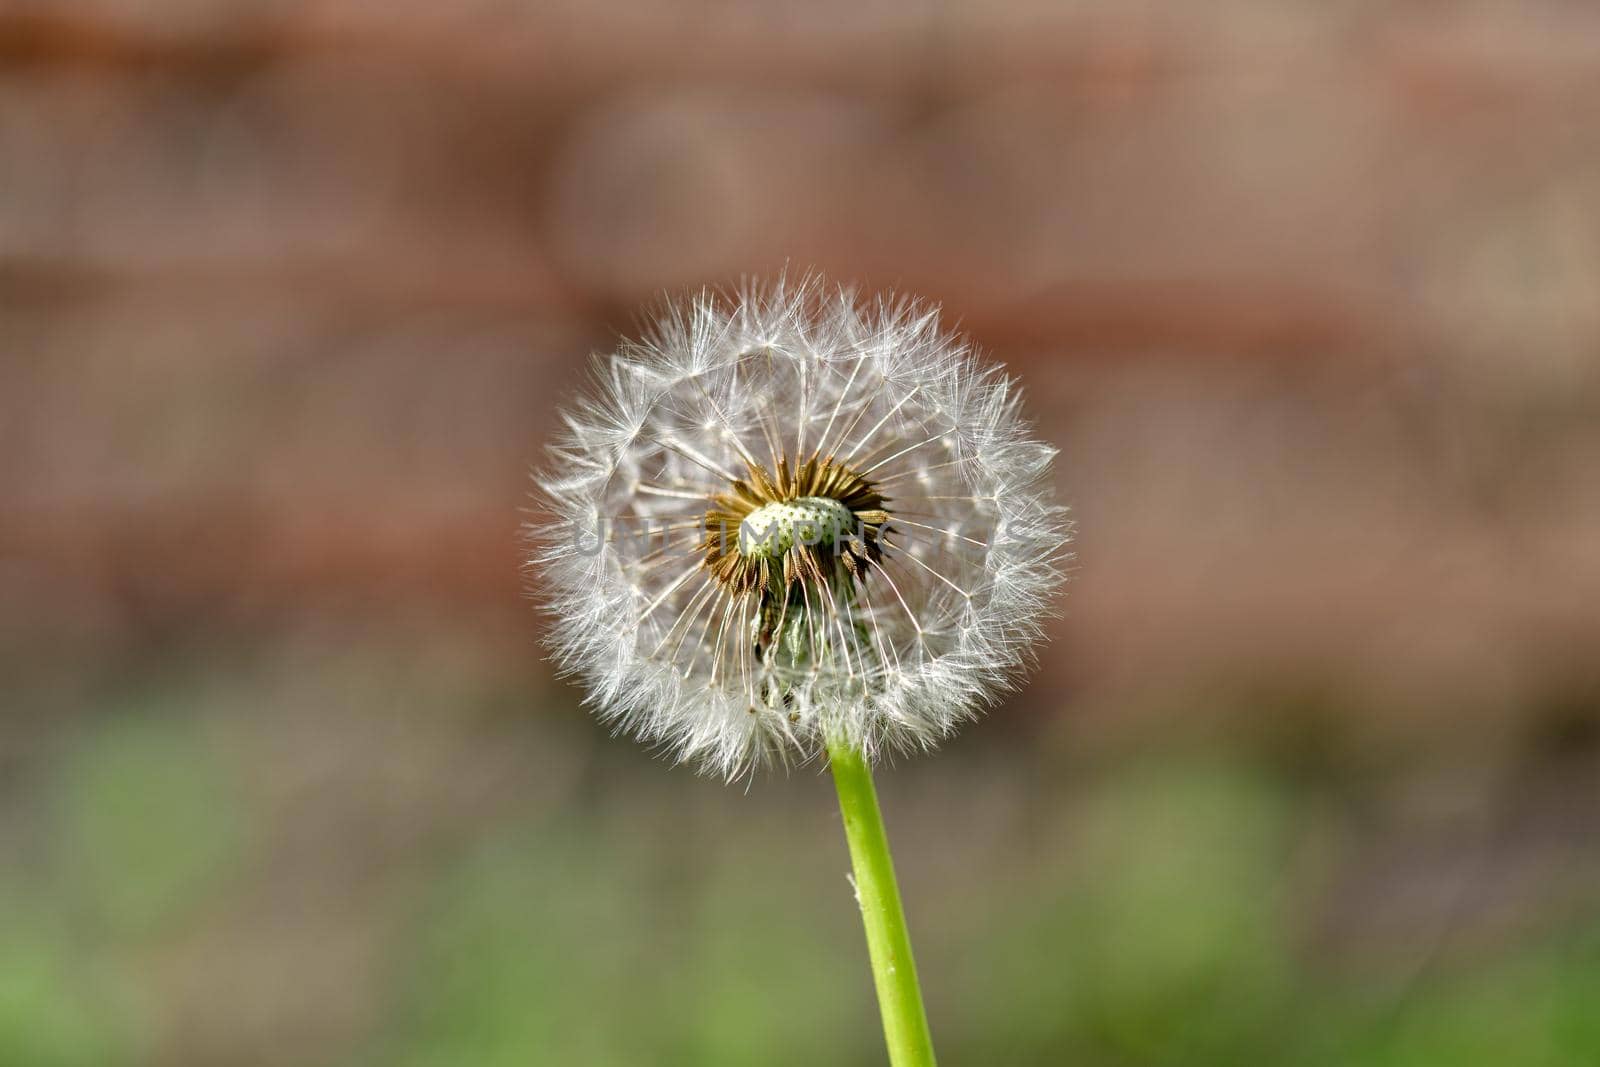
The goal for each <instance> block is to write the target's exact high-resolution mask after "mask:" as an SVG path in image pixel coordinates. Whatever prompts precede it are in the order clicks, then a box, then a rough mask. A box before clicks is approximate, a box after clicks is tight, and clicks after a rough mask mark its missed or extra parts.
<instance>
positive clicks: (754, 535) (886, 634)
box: [529, 278, 1071, 777]
mask: <svg viewBox="0 0 1600 1067" xmlns="http://www.w3.org/2000/svg"><path fill="white" fill-rule="evenodd" d="M564 420H565V424H566V430H565V432H564V433H563V434H562V435H561V436H560V437H559V438H558V440H557V441H556V443H554V444H553V445H552V446H551V447H550V457H549V460H548V462H547V464H546V466H545V467H544V469H543V470H542V471H541V472H540V474H539V475H538V478H537V481H538V485H539V487H540V490H541V491H542V492H541V504H542V510H543V511H544V512H545V514H544V515H543V517H542V519H541V521H539V522H537V523H536V524H534V525H532V526H530V527H529V535H530V544H531V546H532V558H531V559H530V561H529V563H530V573H531V576H532V578H533V581H534V583H535V594H536V596H537V597H538V598H539V599H540V600H541V601H542V603H543V605H544V607H545V608H546V609H547V610H548V611H549V613H550V615H551V616H552V622H551V629H550V633H549V638H548V640H549V644H550V646H551V648H552V650H553V654H554V658H555V659H556V660H557V662H558V663H559V665H560V666H561V668H562V669H563V670H564V671H566V672H569V673H571V674H574V675H577V676H578V677H579V678H581V680H582V681H583V682H584V684H585V685H586V687H587V689H588V699H589V702H590V703H591V704H592V705H593V706H594V707H595V708H596V710H597V712H598V714H599V715H600V716H601V717H602V718H603V719H605V720H606V721H608V722H610V723H612V724H613V725H614V726H615V727H617V728H618V729H619V730H620V731H625V732H629V733H632V734H634V735H636V736H637V737H639V738H640V739H642V740H645V741H647V742H652V743H656V744H659V745H661V746H663V747H664V748H665V749H666V750H668V751H670V752H671V753H672V754H673V755H675V756H676V757H678V758H679V759H683V760H690V761H694V762H696V763H698V764H699V765H700V766H701V767H702V768H703V769H706V770H708V771H711V772H713V773H718V774H722V775H726V776H728V777H733V776H736V775H738V774H739V773H741V772H743V771H746V770H748V769H752V768H754V767H756V766H758V765H761V764H765V763H770V762H774V761H778V762H788V761H790V760H791V759H795V758H798V759H801V760H805V759H810V758H812V757H816V756H819V755H821V754H822V753H823V752H824V750H825V743H826V741H827V740H828V739H829V738H837V739H843V740H844V741H847V742H848V743H850V744H852V745H853V746H854V747H856V748H858V749H860V750H861V751H863V752H864V753H866V755H867V756H868V757H869V758H877V757H879V756H881V755H883V754H885V753H887V752H891V751H905V750H909V749H916V748H926V747H929V746H931V745H933V744H934V743H936V742H937V741H938V740H939V739H941V738H943V737H945V736H947V735H949V734H950V733H951V732H952V731H953V730H954V729H955V728H956V727H957V726H958V725H959V724H961V723H962V722H964V721H966V720H968V719H971V718H972V717H973V716H974V715H976V714H977V713H978V712H979V711H980V710H981V709H982V708H984V707H986V706H987V705H989V704H991V703H992V702H993V701H994V700H995V699H996V698H997V697H998V696H999V695H1000V694H1001V693H1003V692H1005V691H1006V690H1008V689H1009V688H1011V687H1012V686H1014V685H1015V684H1016V683H1017V682H1018V681H1019V680H1020V678H1021V676H1022V674H1023V673H1024V671H1025V669H1026V668H1027V666H1028V665H1029V664H1030V661H1031V659H1032V657H1033V655H1034V653H1035V651H1036V650H1037V648H1038V646H1039V644H1040V643H1041V642H1042V640H1043V639H1044V630H1043V626H1042V623H1043V620H1044V619H1045V617H1046V616H1047V614H1048V611H1049V600H1050V598H1051V596H1052V594H1054V592H1055V591H1056V589H1057V588H1058V586H1059V585H1060V582H1061V580H1062V570H1061V568H1062V565H1063V564H1064V562H1065V561H1066V559H1067V555H1066V546H1067V544H1068V541H1069V539H1070V532H1071V525H1070V522H1069V521H1068V519H1067V513H1066V509H1065V508H1064V507H1062V506H1060V505H1058V504H1057V503H1056V502H1055V500H1054V495H1053V490H1052V487H1051V484H1050V480H1049V475H1050V465H1051V460H1052V457H1053V456H1054V455H1055V449H1053V448H1051V447H1050V446H1048V445H1046V444H1043V443H1041V442H1039V441H1037V440H1034V439H1033V438H1032V437H1031V436H1030V433H1029V428H1028V425H1027V424H1026V423H1025V422H1024V421H1023V419H1022V416H1021V413H1020V392H1019V389H1018V387H1017V385H1016V384H1015V382H1014V381H1013V380H1012V379H1011V378H1010V377H1008V376H1007V375H1006V374H1005V373H1004V372H1003V371H1002V370H1001V369H1000V368H999V367H997V366H993V365H985V364H983V363H981V362H980V361H979V360H978V359H977V357H976V356H975V354H974V352H973V350H972V348H971V345H970V343H969V342H968V341H967V340H966V339H965V338H963V337H961V336H959V335H956V334H953V333H951V332H948V331H945V330H942V329H941V328H940V326H939V322H938V312H937V308H934V307H932V306H929V305H926V304H923V303H920V302H918V301H915V300H911V299H906V298H894V297H883V298H880V299H877V300H875V301H871V302H863V301H861V300H860V299H859V298H858V297H857V295H856V294H855V293H854V292H853V291H851V290H849V289H845V288H834V287H831V286H827V285H824V284H823V283H822V282H820V281H818V280H816V279H815V278H807V279H805V280H802V281H800V282H798V283H795V282H791V281H788V280H785V279H781V278H780V279H779V280H777V281H775V282H773V283H771V284H768V285H756V284H750V285H746V286H745V287H743V288H742V289H741V290H740V291H738V292H737V293H734V294H713V293H708V292H702V293H701V294H699V295H698V296H696V297H695V298H693V299H692V300H690V301H688V302H686V303H683V304H670V303H669V304H667V305H666V306H664V307H663V308H662V309H661V311H660V312H659V313H658V315H657V317H656V318H655V320H654V322H653V324H652V325H651V327H650V328H649V329H648V330H647V332H646V333H645V335H644V337H643V338H642V339H640V340H638V341H629V342H625V343H623V344H622V345H621V347H620V349H619V350H618V351H617V352H616V353H615V354H613V355H611V356H609V357H606V358H603V359H600V360H598V361H597V362H596V366H595V373H594V381H593V385H592V387H591V389H590V390H589V391H588V392H587V394H586V395H584V396H582V397H581V398H579V399H578V400H577V401H576V402H575V403H574V404H572V405H571V406H570V407H569V408H568V409H567V410H566V411H565V413H564Z"/></svg>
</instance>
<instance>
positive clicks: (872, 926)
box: [828, 740, 933, 1067]
mask: <svg viewBox="0 0 1600 1067" xmlns="http://www.w3.org/2000/svg"><path fill="white" fill-rule="evenodd" d="M828 757H829V761H830V762H831V763H832V765H833V784H834V785H835V786H836V787H837V788H838V790H839V811H840V813H841V814H842V815H843V816H844V834H845V838H846V839H847V840H848V841H849V842H850V862H851V865H852V866H854V867H855V874H856V878H855V886H856V899H857V901H859V902H860V904H861V921H862V923H863V924H864V925H865V926H866V928H867V953H868V955H870V956H871V957H872V979H873V982H874V983H875V984H876V985H877V987H878V1007H879V1009H880V1010H881V1011H882V1012H883V1036H884V1040H885V1041H886V1042H887V1043H888V1046H889V1063H890V1064H891V1065H892V1067H933V1037H932V1035H930V1034H929V1033H928V1015H927V1013H926V1012H925V1011H924V1010H923V1008H922V989H921V987H919V986H918V985H917V965H916V961H914V960H913V959H912V958H911V937H910V935H909V934H907V933H906V917H905V912H904V911H902V910H901V908H900V888H899V886H898V885H897V884H896V883H895V878H894V859H893V857H891V856H890V855H889V838H888V836H887V835H886V834H885V833H884V831H883V815H882V814H881V813H880V812H879V811H878V792H877V790H876V789H874V788H873V785H872V768H871V767H869V766H868V765H867V761H866V759H865V757H863V756H862V754H861V752H860V751H859V750H857V749H856V748H854V747H852V746H851V745H849V744H848V743H846V742H844V741H838V740H830V741H829V742H828Z"/></svg>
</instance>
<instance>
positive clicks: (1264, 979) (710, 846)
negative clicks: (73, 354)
mask: <svg viewBox="0 0 1600 1067" xmlns="http://www.w3.org/2000/svg"><path fill="white" fill-rule="evenodd" d="M364 657H368V653H362V652H358V653H355V654H352V655H351V656H349V657H344V658H340V659H337V660H333V661H328V662H324V663H322V664H321V665H319V666H314V667H312V668H311V669H310V670H309V672H307V671H304V670H298V669H297V670H296V671H293V672H284V673H285V674H287V675H292V676H293V681H290V682H286V681H284V679H283V677H281V676H280V675H279V674H272V675H271V677H270V678H269V679H268V680H266V681H265V682H264V680H263V675H262V674H261V673H260V670H259V668H256V667H250V666H236V667H234V668H221V669H212V670H208V671H207V672H205V674H204V675H203V676H188V675H185V674H183V673H182V672H181V671H180V672H178V673H176V674H175V675H172V676H169V677H166V678H164V679H163V680H162V681H160V682H159V684H154V685H151V684H144V683H141V684H138V685H133V684H130V685H129V686H127V687H126V688H125V689H119V688H118V687H117V686H110V687H107V688H106V690H105V695H104V701H103V703H104V706H102V707H98V708H96V709H94V714H92V715H87V716H85V717H83V718H82V719H80V720H78V721H77V724H76V726H75V727H74V728H73V729H71V730H65V731H63V732H62V734H61V737H60V744H59V746H58V748H57V749H56V751H55V752H54V753H53V755H52V757H51V758H50V759H48V760H45V761H42V762H41V764H40V766H39V768H38V770H37V775H36V776H35V777H34V778H32V779H30V780H29V781H28V782H27V783H24V786H23V787H22V789H23V793H24V795H26V796H27V797H29V798H31V799H30V800H29V801H28V803H25V804H19V805H17V806H15V807H14V808H13V811H12V818H11V820H10V822H11V824H13V833H12V836H13V837H14V838H15V839H16V841H17V842H18V847H17V848H16V849H13V850H11V851H10V852H9V854H8V858H7V859H5V860H4V861H0V873H3V875H4V878H3V881H0V886H3V890H0V929H3V930H4V941H5V951H4V957H3V963H0V1063H6V1064H11V1063H15V1064H27V1065H30V1067H32V1065H39V1067H89V1065H96V1067H99V1065H107V1064H112V1065H114V1064H128V1065H138V1064H146V1063H150V1064H157V1063H159V1064H167V1063H172V1064H189V1063H193V1064H197V1065H198V1064H204V1063H215V1062H234V1063H272V1062H284V1060H283V1059H281V1058H279V1057H280V1056H281V1055H283V1054H284V1053H285V1050H287V1051H288V1054H289V1058H290V1059H292V1061H293V1062H296V1063H313V1064H314V1063H328V1064H356V1065H373V1067H377V1065H390V1064H393V1065H400V1067H446V1065H450V1067H454V1065H459V1064H474V1065H481V1067H500V1065H505V1067H510V1065H513V1064H515V1065H524V1064H561V1065H587V1064H593V1065H610V1064H641V1063H652V1064H655V1063H659V1064H701V1065H711V1064H730V1065H731V1064H753V1063H760V1064H779V1065H781V1064H796V1065H798V1064H814V1063H832V1064H842V1065H851V1064H863V1065H865V1064H874V1063H879V1062H881V1060H882V1056H881V1045H880V1037H879V1035H878V1032H877V1019H876V1010H875V1006H874V1003H873V1001H872V995H871V986H870V981H869V977H868V973H867V969H866V961H865V950H864V947H863V945H862V944H861V941H860V932H859V929H858V927H857V923H856V916H855V913H854V910H853V903H852V901H851V899H850V895H849V891H848V886H847V884H846V881H845V878H844V872H845V871H846V869H847V860H846V856H845V853H844V847H843V843H842V840H840V839H839V837H838V834H837V828H836V826H835V825H834V821H833V820H834V818H835V810H834V802H833V798H832V796H831V793H830V791H829V789H828V782H827V780H826V778H825V777H822V776H819V775H818V774H816V773H813V772H814V771H815V769H814V768H806V769H801V770H797V771H795V772H792V773H791V774H790V775H788V776H787V777H783V776H777V777H773V778H767V779H762V780H760V781H757V782H756V783H755V784H754V785H753V786H751V787H750V788H749V789H748V790H747V789H745V788H744V787H742V786H737V785H736V786H732V787H729V786H723V785H721V784H720V783H715V782H706V781H704V780H701V779H697V778H695V777H693V776H692V775H691V774H689V773H688V772H687V771H685V770H682V769H673V768H671V767H669V766H667V765H665V764H664V763H662V762H660V761H659V760H656V759H653V758H651V757H650V756H649V755H648V754H646V753H642V752H640V751H639V750H638V749H637V748H636V747H634V746H632V745H630V744H627V743H625V742H621V741H613V740H611V739H610V738H607V737H605V736H604V734H603V732H601V731H600V730H598V729H597V728H595V727H593V726H592V724H590V723H589V722H588V721H587V719H585V718H584V717H582V716H581V714H580V713H578V712H577V711H576V710H575V709H573V708H572V707H571V704H570V697H569V696H568V695H567V694H564V693H559V692H558V693H552V694H551V695H550V697H549V702H550V707H549V708H548V709H547V712H546V713H545V714H542V715H530V714H528V713H527V712H526V709H525V707H523V705H522V703H521V702H520V701H521V700H522V698H525V696H526V694H527V692H528V690H527V688H526V687H525V686H523V685H522V683H521V682H518V681H517V680H515V679H512V680H509V681H505V682H504V684H498V685H497V684H478V685H469V684H466V683H465V682H464V681H463V680H464V679H466V678H468V677H471V676H472V675H473V673H474V672H473V669H472V664H471V663H470V662H469V663H464V664H457V665H456V667H455V668H449V667H448V662H446V663H445V664H444V665H441V662H440V661H428V662H421V663H411V664H409V665H407V664H405V663H404V662H403V659H404V658H403V657H399V658H393V659H386V658H384V656H383V655H374V656H372V657H369V658H364ZM374 659H375V661H373V660H374ZM452 671H454V673H452ZM423 676H426V677H428V678H430V679H432V680H433V681H432V683H431V686H430V685H422V684H420V683H419V681H418V679H419V678H421V677H423ZM311 692H322V693H338V694H342V696H341V697H340V698H339V699H340V700H345V701H349V702H350V704H349V705H348V706H345V707H343V708H342V709H341V708H340V707H338V706H337V705H338V701H335V705H334V706H333V707H331V708H330V709H312V710H310V711H307V710H305V709H301V710H300V711H294V710H292V705H293V704H294V703H295V701H297V700H299V699H301V697H303V696H304V694H306V693H311ZM297 694H298V695H297ZM278 701H282V702H283V703H282V704H281V705H278V704H276V703H275V702H278ZM446 704H448V705H450V707H451V710H450V711H449V712H447V713H446V712H444V711H441V708H442V707H443V706H444V705H446ZM274 711H276V714H274ZM324 716H333V717H332V718H324ZM352 720H353V721H355V722H358V723H366V724H368V726H369V727H371V731H372V732H368V730H367V728H366V727H352V726H351V721H352ZM319 723H320V724H321V725H318V724H319ZM308 724H309V725H308ZM979 732H980V733H981V731H979ZM446 739H448V744H447V743H445V740H446ZM375 746H376V747H375ZM1036 747H1037V746H1032V745H1030V743H1029V742H1028V740H1027V739H1026V738H1018V737H1015V736H1009V735H1004V734H1001V735H999V736H996V737H995V738H993V739H992V740H986V739H982V738H981V737H980V738H979V739H978V740H975V741H963V742H962V743H961V744H958V745H956V746H955V747H954V749H953V750H952V751H947V752H945V753H942V754H940V755H938V756H936V757H933V758H931V759H928V760H921V761H915V762H913V763H909V764H906V765H905V766H902V767H897V768H891V769H887V770H886V771H885V772H884V773H883V775H882V782H883V790H884V795H885V804H886V806H887V813H888V818H889V820H890V822H891V831H892V832H894V833H895V834H896V836H897V838H898V839H899V840H901V841H902V842H904V844H903V846H902V850H903V851H902V857H901V865H902V879H903V882H904V889H905V893H906V896H907V900H908V906H909V911H910V915H911V919H912V922H913V924H914V927H915V934H916V936H917V944H918V951H919V956H920V962H921V966H922V969H923V972H924V980H925V984H926V986H927V988H928V995H929V1000H930V1007H931V1011H932V1015H933V1019H934V1027H935V1032H936V1036H937V1038H938V1041H939V1045H940V1049H941V1054H942V1058H943V1059H944V1061H945V1062H948V1063H1004V1064H1063V1063H1070V1064H1106V1065H1165V1064H1173V1065H1177V1064H1185V1065H1193V1064H1200V1065H1206V1064H1217V1065H1222V1064H1237V1063H1242V1062H1243V1063H1249V1062H1265V1063H1276V1064H1289V1065H1296V1064H1299V1065H1306V1067H1323V1065H1328V1067H1332V1065H1334V1064H1373V1065H1379V1067H1424V1065H1426V1067H1434V1065H1437V1064H1448V1063H1460V1062H1470V1063H1494V1064H1503V1065H1511V1067H1520V1065H1528V1067H1535V1065H1537V1067H1546V1065H1549V1067H1558V1065H1577V1064H1589V1063H1595V1062H1600V1022H1597V1021H1596V1020H1597V1016H1596V1013H1595V1012H1594V1005H1595V1004H1596V1003H1600V925H1597V924H1596V923H1595V922H1594V913H1593V910H1592V908H1587V907H1582V908H1575V909H1570V910H1569V911H1568V912H1567V913H1566V914H1564V915H1562V916H1557V917H1555V918H1553V919H1551V920H1550V921H1548V922H1544V923H1540V924H1533V925H1531V926H1529V927H1528V928H1527V929H1525V930H1523V931H1522V932H1520V933H1518V934H1517V935H1515V936H1505V937H1499V938H1494V939H1490V940H1489V941H1488V942H1487V943H1486V944H1485V945H1484V946H1480V947H1479V948H1478V949H1476V950H1474V951H1473V952H1472V953H1470V954H1468V955H1467V956H1465V957H1464V958H1454V957H1451V958H1448V959H1442V960H1437V961H1436V960H1433V959H1432V955H1431V950H1430V948H1429V945H1428V939H1429V937H1431V936H1433V935H1432V934H1431V933H1427V932H1419V933H1418V936H1417V942H1418V944H1417V949H1418V952H1419V953H1420V959H1421V961H1422V962H1421V965H1419V966H1417V967H1415V968H1414V969H1413V970H1412V971H1411V972H1406V973H1402V974H1400V976H1399V978H1398V979H1397V978H1396V974H1395V972H1394V969H1393V968H1392V967H1387V966H1385V965H1383V964H1382V963H1381V962H1374V961H1373V960H1372V959H1368V958H1367V957H1364V956H1362V955H1361V954H1360V953H1356V954H1354V955H1353V957H1352V958H1349V959H1347V958H1344V957H1343V956H1342V955H1341V954H1339V953H1329V952H1328V951H1326V944H1327V938H1326V937H1318V936H1312V935H1311V934H1310V933H1309V932H1308V930H1309V928H1310V927H1314V926H1316V925H1317V922H1316V919H1315V916H1316V915H1317V914H1318V913H1319V911H1320V910H1322V908H1323V905H1324V904H1325V903H1326V901H1325V900H1324V899H1323V897H1324V896H1325V895H1326V894H1329V893H1333V892H1336V889H1337V880H1336V879H1332V878H1330V877H1327V871H1328V869H1329V868H1330V867H1334V866H1337V864H1336V863H1335V862H1332V861H1329V860H1328V859H1327V857H1326V855H1325V853H1326V852H1327V851H1328V848H1327V846H1326V842H1327V841H1328V840H1330V831H1329V828H1330V826H1337V825H1342V823H1341V820H1343V819H1345V817H1346V815H1347V814H1348V813H1347V812H1345V811H1343V810H1342V809H1341V808H1340V806H1339V805H1340V803H1343V802H1342V801H1338V800H1337V798H1335V801H1334V802H1330V799H1329V796H1328V794H1327V793H1326V792H1325V791H1322V790H1320V789H1319V787H1318V785H1317V782H1316V780H1315V778H1314V776H1313V777H1308V776H1307V775H1306V774H1305V773H1304V770H1305V768H1304V767H1303V766H1302V765H1301V764H1299V763H1297V762H1296V761H1295V760H1294V759H1291V758H1289V757H1283V758H1279V757H1275V756H1273V755H1272V754H1271V753H1270V752H1268V753H1263V752H1262V751H1259V750H1251V749H1247V748H1246V747H1245V746H1242V745H1239V744H1232V743H1226V742H1225V743H1221V744H1219V743H1218V742H1217V741H1216V740H1215V739H1212V740H1209V741H1207V742H1205V743H1200V742H1193V743H1183V742H1175V743H1173V744H1171V745H1167V746H1148V745H1147V746H1141V747H1139V748H1138V749H1137V750H1136V751H1130V752H1125V753H1103V754H1101V755H1099V756H1097V757H1095V758H1094V759H1092V760H1088V761H1081V762H1078V763H1074V764H1072V765H1070V766H1068V765H1064V764H1062V763H1061V758H1060V757H1059V756H1058V755H1052V754H1049V753H1046V754H1043V755H1041V754H1040V753H1039V752H1037V751H1034V749H1035V748H1036ZM508 752H509V753H511V754H512V756H513V757H514V758H510V759H501V760H500V761H499V762H495V761H494V760H493V759H491V756H493V755H494V754H499V755H500V756H504V755H505V754H506V753H508ZM441 753H448V754H449V755H441ZM385 761H390V762H389V763H387V764H385ZM430 761H431V762H430ZM374 762H376V763H378V764H380V766H379V767H378V768H377V769H376V770H375V769H374V767H373V764H374ZM441 777H443V778H448V779H450V781H449V782H448V783H447V784H440V783H439V782H437V781H434V779H436V778H441ZM424 782H426V783H427V784H422V783H424ZM419 798H420V799H419ZM463 798H466V799H463ZM18 828H20V829H18ZM1337 836H1338V835H1337V834H1333V835H1331V838H1332V839H1336V838H1337ZM1319 842H1320V843H1319ZM1308 856H1309V857H1310V859H1309V860H1308ZM1338 936H1345V934H1343V933H1339V934H1338V935H1337V936H1336V937H1335V938H1334V940H1335V941H1337V938H1338ZM1348 936H1351V937H1359V936H1361V933H1360V931H1359V929H1358V930H1357V931H1355V932H1354V933H1350V934H1349V935H1348ZM285 946H288V947H287V948H285ZM1435 964H1437V965H1435ZM302 986H303V987H304V988H300V987H302ZM239 1027H243V1028H244V1029H239Z"/></svg>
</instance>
